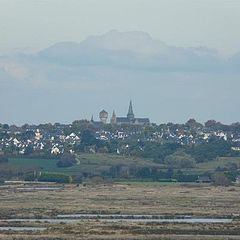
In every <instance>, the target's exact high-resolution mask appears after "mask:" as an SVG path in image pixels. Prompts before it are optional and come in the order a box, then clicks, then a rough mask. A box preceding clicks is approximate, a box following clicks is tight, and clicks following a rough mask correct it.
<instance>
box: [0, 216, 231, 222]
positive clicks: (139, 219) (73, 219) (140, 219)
mask: <svg viewBox="0 0 240 240" xmlns="http://www.w3.org/2000/svg"><path fill="white" fill-rule="evenodd" d="M84 220H102V221H106V222H142V223H151V222H152V223H190V224H194V223H196V224H197V223H231V222H232V219H230V218H203V217H191V216H182V217H180V216H178V217H176V216H175V217H174V216H173V217H169V216H168V217H166V216H162V215H120V214H66V215H57V216H56V218H49V219H48V218H44V219H26V218H25V219H17V218H16V219H1V220H0V222H8V223H14V222H26V223H27V222H28V223H29V222H41V223H52V224H58V223H68V224H71V223H77V222H81V221H84Z"/></svg>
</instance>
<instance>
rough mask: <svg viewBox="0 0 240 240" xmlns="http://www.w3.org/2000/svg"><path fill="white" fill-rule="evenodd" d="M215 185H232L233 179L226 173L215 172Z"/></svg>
mask: <svg viewBox="0 0 240 240" xmlns="http://www.w3.org/2000/svg"><path fill="white" fill-rule="evenodd" d="M213 181H214V185H216V186H224V187H227V186H229V185H231V181H230V180H229V179H228V178H227V177H226V176H225V174H224V173H215V174H214V175H213Z"/></svg>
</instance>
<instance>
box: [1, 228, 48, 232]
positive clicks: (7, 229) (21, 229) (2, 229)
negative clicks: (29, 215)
mask: <svg viewBox="0 0 240 240" xmlns="http://www.w3.org/2000/svg"><path fill="white" fill-rule="evenodd" d="M45 230H47V228H46V227H0V231H16V232H39V231H45Z"/></svg>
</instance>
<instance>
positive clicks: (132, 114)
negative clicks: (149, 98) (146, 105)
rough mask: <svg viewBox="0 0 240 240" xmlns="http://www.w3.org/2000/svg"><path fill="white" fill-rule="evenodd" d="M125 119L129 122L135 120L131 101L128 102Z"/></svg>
mask: <svg viewBox="0 0 240 240" xmlns="http://www.w3.org/2000/svg"><path fill="white" fill-rule="evenodd" d="M127 118H128V119H129V120H133V119H134V118H135V117H134V113H133V107H132V100H131V101H130V104H129V108H128V114H127Z"/></svg>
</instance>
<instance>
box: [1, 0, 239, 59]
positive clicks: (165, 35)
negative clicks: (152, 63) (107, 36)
mask: <svg viewBox="0 0 240 240" xmlns="http://www.w3.org/2000/svg"><path fill="white" fill-rule="evenodd" d="M239 23H240V1H239V0H199V1H197V0H0V53H5V52H9V51H16V50H19V49H20V50H25V51H29V50H39V49H41V48H45V47H47V46H49V45H52V44H54V43H56V42H59V41H77V42H79V41H81V40H83V39H85V38H86V37H87V36H89V35H94V34H102V33H104V32H107V31H109V30H111V29H117V30H119V31H132V30H141V31H145V32H148V33H149V34H150V35H151V36H152V37H153V38H154V39H160V40H162V41H164V42H167V43H168V44H172V45H176V46H183V47H189V46H198V45H200V46H208V47H210V48H217V49H218V50H219V51H220V52H221V53H222V54H224V55H229V54H233V53H235V52H237V51H240V31H239Z"/></svg>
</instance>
